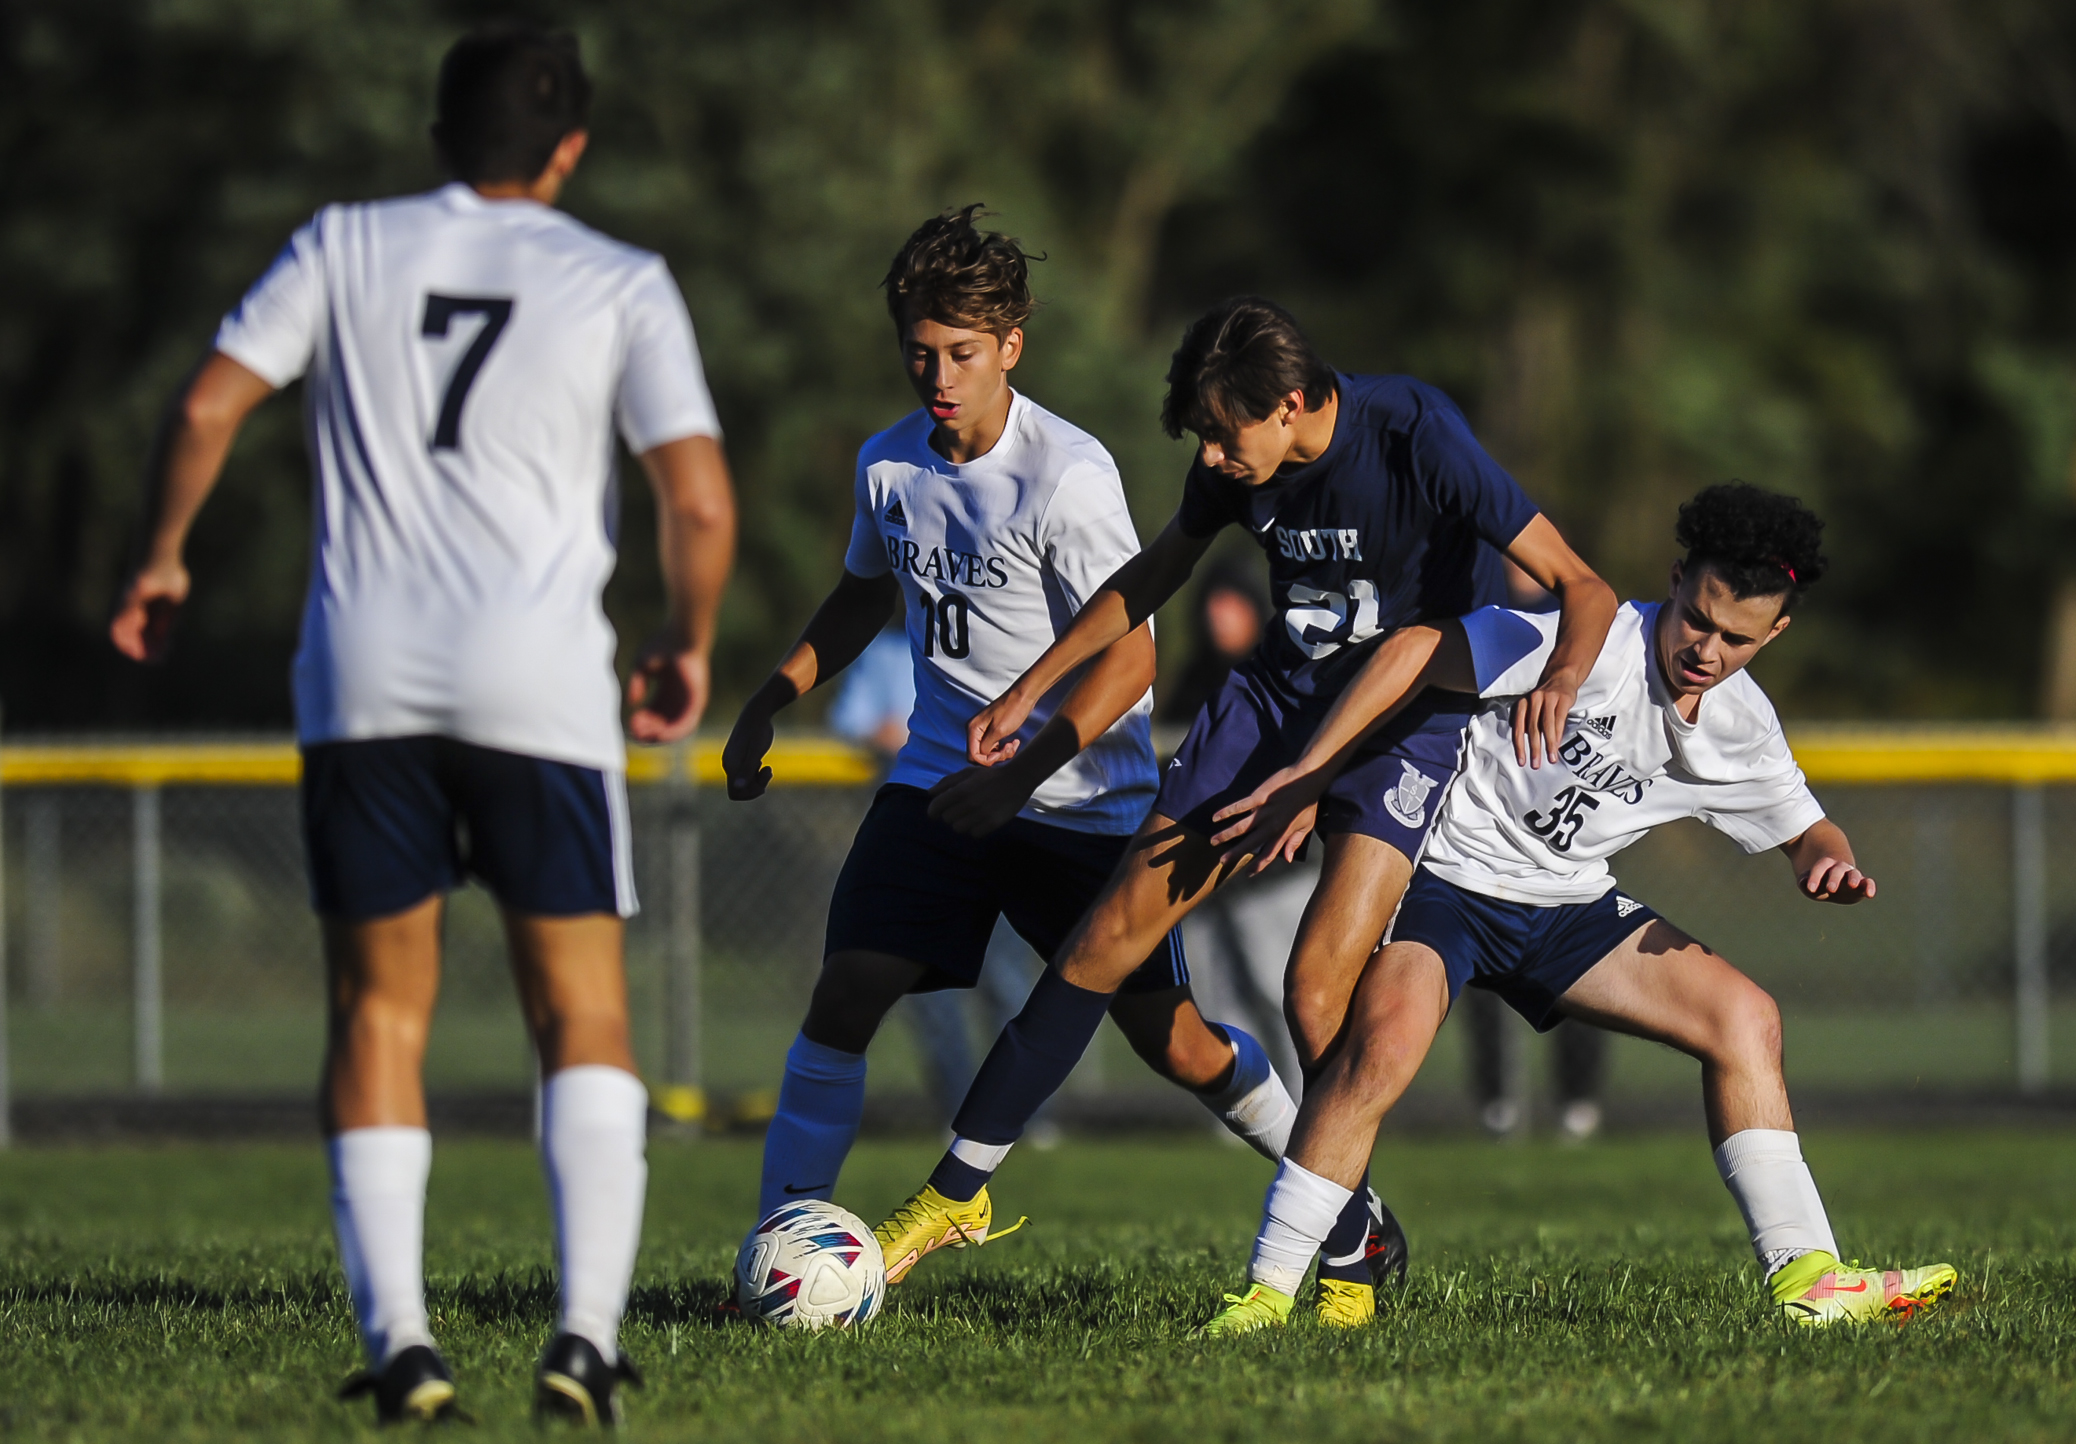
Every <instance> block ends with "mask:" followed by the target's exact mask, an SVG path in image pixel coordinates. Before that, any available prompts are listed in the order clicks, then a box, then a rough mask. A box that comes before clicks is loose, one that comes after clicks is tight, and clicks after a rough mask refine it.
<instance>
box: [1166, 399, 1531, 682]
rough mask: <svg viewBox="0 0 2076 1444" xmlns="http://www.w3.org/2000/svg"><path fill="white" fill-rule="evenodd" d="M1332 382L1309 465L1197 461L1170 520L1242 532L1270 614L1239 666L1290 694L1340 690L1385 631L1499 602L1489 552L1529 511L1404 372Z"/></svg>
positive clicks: (1452, 413)
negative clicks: (1331, 405) (1231, 470)
mask: <svg viewBox="0 0 2076 1444" xmlns="http://www.w3.org/2000/svg"><path fill="white" fill-rule="evenodd" d="M1337 379H1338V381H1339V383H1340V387H1341V399H1340V414H1339V416H1338V417H1337V418H1336V420H1335V424H1334V435H1333V440H1332V442H1331V443H1329V445H1328V446H1327V449H1326V451H1325V452H1324V453H1323V454H1322V455H1320V456H1319V458H1318V459H1317V460H1314V461H1311V462H1308V463H1307V464H1306V465H1304V466H1302V467H1298V468H1295V469H1293V470H1290V471H1287V472H1279V473H1278V474H1277V475H1276V476H1274V477H1273V478H1271V479H1270V480H1269V481H1267V482H1265V483H1263V484H1262V485H1260V486H1249V485H1247V484H1246V483H1244V482H1240V481H1236V480H1234V479H1233V478H1231V477H1228V476H1225V475H1223V474H1221V473H1219V472H1217V471H1213V470H1212V469H1210V468H1209V467H1206V466H1205V465H1203V463H1202V462H1198V463H1197V464H1196V465H1195V466H1193V467H1192V468H1191V469H1190V473H1189V477H1188V479H1187V480H1186V481H1185V482H1184V483H1183V488H1182V507H1181V511H1180V512H1179V514H1178V515H1179V520H1180V523H1181V526H1182V530H1183V531H1184V533H1186V534H1187V535H1189V536H1192V537H1208V536H1210V535H1212V534H1213V533H1215V532H1217V531H1218V530H1219V529H1220V528H1221V527H1224V526H1228V525H1238V526H1243V527H1245V528H1246V529H1247V530H1248V531H1249V532H1250V533H1252V534H1253V536H1254V538H1255V540H1256V541H1257V542H1259V543H1260V544H1261V547H1262V549H1263V550H1264V551H1266V552H1267V553H1268V558H1269V590H1270V595H1271V598H1272V599H1273V601H1274V603H1275V607H1276V619H1275V621H1274V622H1273V623H1272V624H1271V625H1270V627H1269V630H1268V632H1267V634H1266V635H1265V636H1264V637H1263V639H1262V644H1261V647H1260V650H1259V651H1258V652H1257V653H1256V655H1255V656H1254V657H1253V658H1251V659H1250V660H1249V661H1248V662H1247V663H1244V664H1243V665H1245V666H1248V667H1251V668H1253V669H1254V670H1256V671H1257V672H1258V673H1259V674H1260V675H1261V676H1262V678H1263V680H1264V682H1266V683H1267V684H1268V685H1270V686H1272V687H1274V688H1275V690H1276V691H1277V692H1278V693H1279V694H1280V695H1282V696H1284V697H1286V698H1290V699H1296V698H1302V697H1308V696H1331V695H1333V694H1334V693H1335V692H1338V691H1339V690H1340V688H1341V687H1343V686H1344V685H1346V683H1347V681H1348V679H1349V678H1350V677H1351V676H1353V675H1354V673H1355V671H1356V669H1357V668H1358V667H1359V666H1360V665H1361V658H1362V646H1363V644H1364V643H1366V642H1369V641H1372V640H1373V639H1375V638H1377V637H1381V636H1383V635H1384V634H1385V633H1387V632H1390V631H1394V630H1396V629H1397V628H1399V627H1402V626H1405V625H1407V624H1408V623H1411V622H1417V621H1420V620H1422V619H1424V618H1434V617H1455V616H1461V615H1462V614H1463V613H1465V612H1468V611H1471V610H1473V609H1474V608H1477V607H1481V606H1487V605H1490V604H1493V603H1496V602H1502V601H1504V600H1505V599H1506V576H1505V572H1504V570H1503V564H1502V562H1501V560H1500V556H1499V551H1502V550H1504V549H1505V548H1506V547H1507V546H1508V545H1509V544H1510V543H1511V542H1512V541H1513V540H1514V538H1515V537H1517V536H1519V535H1520V534H1521V530H1522V528H1524V527H1526V526H1527V525H1528V523H1529V522H1530V521H1532V520H1534V519H1535V516H1536V513H1537V509H1536V505H1535V503H1534V502H1532V501H1530V500H1529V499H1528V497H1527V494H1526V493H1524V492H1523V491H1522V490H1521V488H1520V486H1519V485H1518V484H1516V483H1515V481H1514V479H1513V478H1512V477H1510V476H1508V475H1507V474H1506V472H1505V471H1504V470H1502V469H1501V468H1500V466H1499V464H1498V463H1497V462H1495V461H1494V460H1493V459H1492V458H1491V457H1489V456H1487V455H1486V454H1485V450H1484V448H1483V447H1481V446H1479V445H1478V443H1477V439H1476V438H1475V437H1473V436H1472V435H1471V431H1470V425H1469V423H1468V422H1466V421H1465V420H1464V419H1463V413H1462V412H1461V411H1459V410H1458V409H1457V407H1456V403H1454V402H1453V401H1451V400H1450V399H1449V398H1448V397H1447V396H1445V395H1443V394H1442V393H1441V392H1440V391H1437V390H1436V389H1435V388H1434V387H1432V386H1429V385H1427V384H1425V383H1424V382H1420V381H1416V380H1414V379H1413V378H1412V377H1410V376H1339V377H1338V378H1337ZM1495 549H1497V550H1495Z"/></svg>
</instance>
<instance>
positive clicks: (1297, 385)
mask: <svg viewBox="0 0 2076 1444" xmlns="http://www.w3.org/2000/svg"><path fill="white" fill-rule="evenodd" d="M1340 389H1341V388H1340V383H1339V382H1337V381H1336V380H1335V379H1334V369H1333V367H1331V366H1329V365H1327V364H1326V362H1324V361H1322V360H1321V359H1320V357H1319V353H1318V352H1317V351H1314V350H1313V349H1312V343H1311V342H1310V341H1308V340H1306V339H1305V333H1304V332H1303V331H1301V330H1299V329H1298V323H1297V318H1296V317H1294V316H1292V315H1291V314H1290V312H1288V311H1286V310H1284V309H1283V308H1282V307H1281V306H1279V305H1277V304H1276V303H1275V302H1274V301H1264V300H1263V299H1262V298H1261V297H1259V296H1235V297H1233V298H1232V299H1231V300H1229V301H1221V302H1220V303H1219V304H1218V305H1216V306H1214V307H1212V308H1211V309H1210V310H1209V311H1207V312H1205V313H1204V314H1203V315H1202V316H1199V317H1198V318H1197V319H1196V320H1195V321H1193V322H1191V323H1190V327H1189V329H1188V330H1187V331H1184V332H1183V333H1182V344H1181V345H1180V346H1177V347H1176V348H1175V359H1174V360H1173V361H1172V362H1170V363H1169V365H1168V395H1167V398H1166V399H1165V400H1163V401H1162V402H1161V429H1162V430H1163V431H1165V432H1167V433H1168V435H1169V436H1171V437H1174V438H1176V439H1177V440H1180V439H1181V436H1182V433H1183V432H1184V431H1194V432H1196V433H1197V435H1199V436H1203V435H1206V434H1210V433H1216V434H1221V435H1223V434H1230V433H1231V432H1233V431H1236V430H1238V429H1239V428H1240V427H1242V426H1251V425H1253V424H1254V423H1255V422H1257V421H1261V420H1263V419H1265V418H1266V417H1267V416H1268V415H1269V414H1270V413H1271V412H1273V411H1274V410H1275V409H1276V403H1277V402H1279V401H1281V400H1282V399H1283V398H1284V397H1286V396H1288V395H1289V394H1290V393H1291V392H1293V391H1298V392H1302V393H1303V394H1304V398H1305V409H1306V410H1307V411H1316V410H1317V409H1318V408H1319V407H1320V406H1322V405H1324V404H1325V402H1326V398H1327V397H1329V396H1334V395H1338V394H1339V392H1340Z"/></svg>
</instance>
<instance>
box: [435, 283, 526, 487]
mask: <svg viewBox="0 0 2076 1444" xmlns="http://www.w3.org/2000/svg"><path fill="white" fill-rule="evenodd" d="M471 315H473V316H481V317H482V318H483V325H482V328H481V329H480V330H478V331H477V332H476V339H475V340H473V341H471V342H469V349H468V350H466V351H464V352H462V353H461V363H460V364H459V365H457V366H456V367H455V368H454V374H453V375H451V376H449V377H448V378H447V394H446V395H445V396H443V397H441V398H440V420H439V424H438V425H436V426H435V427H434V428H433V435H432V444H431V445H430V446H429V447H427V448H426V449H427V450H429V451H459V450H461V404H462V403H463V402H464V401H466V400H468V399H469V388H470V387H471V386H473V385H475V384H476V373H477V372H479V371H481V370H482V369H483V362H484V361H485V360H486V359H487V358H488V357H489V355H490V348H491V347H493V346H495V345H496V344H497V338H498V337H499V336H500V335H502V334H503V333H504V329H505V323H506V322H507V321H509V320H511V319H512V298H511V297H509V296H441V295H428V296H427V297H426V298H425V320H424V322H423V323H422V324H421V325H420V326H419V328H418V334H419V335H421V336H445V335H446V334H447V327H448V325H449V323H451V322H452V321H453V320H454V318H455V317H456V316H471Z"/></svg>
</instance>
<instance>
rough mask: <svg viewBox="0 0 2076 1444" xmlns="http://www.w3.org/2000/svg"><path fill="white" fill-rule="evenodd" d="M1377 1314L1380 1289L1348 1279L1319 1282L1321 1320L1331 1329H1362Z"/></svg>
mask: <svg viewBox="0 0 2076 1444" xmlns="http://www.w3.org/2000/svg"><path fill="white" fill-rule="evenodd" d="M1376 1317H1377V1291H1376V1289H1375V1288H1373V1287H1371V1286H1370V1285H1369V1284H1352V1283H1349V1282H1348V1281H1347V1280H1346V1279H1321V1280H1320V1281H1319V1322H1320V1323H1321V1324H1323V1325H1325V1326H1326V1327H1327V1328H1329V1329H1359V1328H1361V1327H1362V1326H1363V1325H1364V1324H1367V1323H1368V1322H1370V1320H1372V1319H1374V1318H1376Z"/></svg>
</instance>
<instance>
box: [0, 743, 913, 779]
mask: <svg viewBox="0 0 2076 1444" xmlns="http://www.w3.org/2000/svg"><path fill="white" fill-rule="evenodd" d="M765 761H766V763H767V764H768V765H769V766H770V768H771V782H772V786H774V787H848V786H857V785H859V784H863V783H868V782H871V781H873V780H874V779H875V778H877V777H878V776H879V774H880V767H879V763H878V761H877V760H876V759H875V758H874V757H873V756H872V754H871V753H869V752H866V751H865V750H863V749H862V748H858V747H853V746H852V745H851V744H849V743H848V742H841V741H838V740H836V739H835V738H825V737H796V738H781V739H780V740H779V741H778V743H777V744H776V745H775V746H773V748H772V749H771V753H770V755H769V756H768V757H766V759H765ZM688 765H689V767H690V768H691V770H692V776H693V778H694V779H695V780H696V781H698V782H701V783H719V782H720V781H721V780H722V772H721V744H720V742H719V741H718V740H701V741H699V742H696V743H693V744H692V745H690V746H688V747H685V748H667V747H644V748H634V749H630V750H629V752H628V755H627V779H628V781H630V782H638V783H655V782H668V781H670V780H672V779H673V778H676V777H681V776H682V775H683V772H682V771H681V769H683V768H685V767H687V766H688ZM301 776H302V759H301V758H300V757H299V756H298V755H297V753H296V748H295V744H294V743H292V742H224V743H217V742H198V743H143V744H122V743H105V744H104V743H81V744H52V743H41V742H38V743H24V744H22V745H19V746H6V747H0V786H5V787H77V786H93V785H100V786H108V787H291V786H293V785H295V783H296V781H297V779H298V778H300V777H301Z"/></svg>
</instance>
